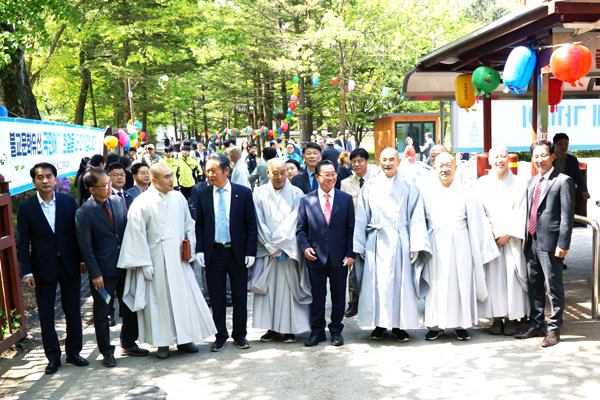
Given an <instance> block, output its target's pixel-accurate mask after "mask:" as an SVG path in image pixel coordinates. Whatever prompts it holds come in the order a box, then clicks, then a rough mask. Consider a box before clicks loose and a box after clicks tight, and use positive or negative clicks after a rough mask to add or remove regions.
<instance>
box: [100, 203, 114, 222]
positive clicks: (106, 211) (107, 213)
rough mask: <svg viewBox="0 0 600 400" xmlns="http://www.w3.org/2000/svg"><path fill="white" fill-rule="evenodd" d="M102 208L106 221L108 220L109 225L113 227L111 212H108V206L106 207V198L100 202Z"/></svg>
mask: <svg viewBox="0 0 600 400" xmlns="http://www.w3.org/2000/svg"><path fill="white" fill-rule="evenodd" d="M102 209H103V210H104V214H106V216H107V217H108V221H109V222H110V226H112V227H113V228H114V226H115V223H114V222H113V217H112V213H111V212H110V208H109V207H108V200H106V201H105V202H104V203H102Z"/></svg>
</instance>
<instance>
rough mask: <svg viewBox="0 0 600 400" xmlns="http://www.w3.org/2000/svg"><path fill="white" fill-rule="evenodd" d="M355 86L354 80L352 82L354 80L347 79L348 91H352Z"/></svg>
mask: <svg viewBox="0 0 600 400" xmlns="http://www.w3.org/2000/svg"><path fill="white" fill-rule="evenodd" d="M355 87H356V82H354V80H352V79H350V80H349V81H348V91H349V92H351V91H353V90H354V88H355Z"/></svg>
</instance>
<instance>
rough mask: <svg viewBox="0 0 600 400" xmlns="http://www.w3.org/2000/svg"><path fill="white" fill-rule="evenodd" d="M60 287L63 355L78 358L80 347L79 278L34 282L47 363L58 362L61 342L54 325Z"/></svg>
mask: <svg viewBox="0 0 600 400" xmlns="http://www.w3.org/2000/svg"><path fill="white" fill-rule="evenodd" d="M57 284H58V285H60V302H61V306H62V309H63V311H64V313H65V321H66V324H67V340H66V342H65V353H67V355H68V356H70V357H75V356H78V355H79V352H80V351H81V348H82V342H83V333H82V326H81V303H80V297H81V277H80V276H79V275H76V276H64V277H59V279H58V280H57V281H52V282H41V281H36V282H35V298H36V301H37V305H38V312H39V316H40V327H41V330H42V343H43V345H44V353H45V354H46V358H47V359H48V361H59V360H60V343H59V342H58V335H57V334H56V329H55V326H54V300H55V299H56V287H57Z"/></svg>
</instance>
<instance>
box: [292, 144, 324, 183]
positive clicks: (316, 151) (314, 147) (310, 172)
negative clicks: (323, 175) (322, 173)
mask: <svg viewBox="0 0 600 400" xmlns="http://www.w3.org/2000/svg"><path fill="white" fill-rule="evenodd" d="M302 158H303V159H304V165H305V166H306V169H305V170H304V171H302V172H301V173H299V174H298V175H296V176H294V177H293V178H292V185H294V186H296V187H298V188H300V190H302V191H303V192H304V194H307V193H310V192H312V191H313V190H317V188H318V187H319V182H318V181H317V176H316V174H315V167H316V166H317V164H318V163H319V161H321V147H320V146H319V145H318V144H316V143H313V142H308V143H306V144H305V145H304V148H303V149H302Z"/></svg>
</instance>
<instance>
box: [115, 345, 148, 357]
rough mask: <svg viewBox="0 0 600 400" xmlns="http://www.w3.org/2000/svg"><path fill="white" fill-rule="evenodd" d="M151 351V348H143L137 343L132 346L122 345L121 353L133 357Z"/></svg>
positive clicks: (142, 355)
mask: <svg viewBox="0 0 600 400" xmlns="http://www.w3.org/2000/svg"><path fill="white" fill-rule="evenodd" d="M149 353H150V351H149V350H146V349H142V348H141V347H140V346H138V345H137V344H136V345H135V346H131V347H123V346H121V355H122V356H132V357H144V356H147V355H148V354H149Z"/></svg>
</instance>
